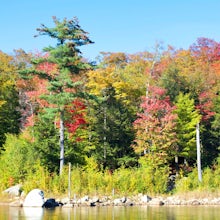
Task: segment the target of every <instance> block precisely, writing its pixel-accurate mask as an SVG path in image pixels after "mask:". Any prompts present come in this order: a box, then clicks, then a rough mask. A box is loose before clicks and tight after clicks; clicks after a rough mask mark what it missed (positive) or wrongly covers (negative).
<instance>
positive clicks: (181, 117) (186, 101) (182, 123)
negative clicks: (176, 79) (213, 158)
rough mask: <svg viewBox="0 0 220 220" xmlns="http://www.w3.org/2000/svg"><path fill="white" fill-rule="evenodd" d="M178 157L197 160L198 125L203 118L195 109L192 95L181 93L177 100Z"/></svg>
mask: <svg viewBox="0 0 220 220" xmlns="http://www.w3.org/2000/svg"><path fill="white" fill-rule="evenodd" d="M175 104H176V110H174V112H175V113H176V114H177V116H178V118H177V120H176V135H177V149H176V154H177V156H182V157H184V158H186V159H187V160H195V159H196V124H197V123H199V122H200V119H201V116H200V115H199V112H198V111H197V110H196V109H195V106H194V100H193V99H190V94H185V95H184V94H183V93H180V94H179V95H178V96H177V99H176V103H175Z"/></svg>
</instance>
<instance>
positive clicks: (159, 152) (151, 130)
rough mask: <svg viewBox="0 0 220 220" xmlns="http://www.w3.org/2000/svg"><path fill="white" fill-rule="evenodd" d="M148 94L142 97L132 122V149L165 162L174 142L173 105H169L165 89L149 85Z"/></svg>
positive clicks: (174, 117) (170, 155)
mask: <svg viewBox="0 0 220 220" xmlns="http://www.w3.org/2000/svg"><path fill="white" fill-rule="evenodd" d="M148 91H149V96H147V97H144V98H143V102H142V104H141V108H142V109H143V112H141V113H138V118H137V119H136V121H135V122H134V128H135V130H136V138H135V144H134V149H135V151H136V152H137V153H138V154H139V155H142V156H145V157H147V156H148V155H150V154H153V155H155V156H156V157H157V158H160V161H163V162H167V161H168V160H169V159H170V158H171V157H172V155H173V154H174V149H175V148H174V146H175V142H176V137H175V136H176V134H175V130H174V127H175V122H174V120H175V119H176V115H175V114H173V110H174V106H172V105H171V103H170V100H169V97H167V96H166V95H165V90H164V89H162V88H158V87H149V90H148Z"/></svg>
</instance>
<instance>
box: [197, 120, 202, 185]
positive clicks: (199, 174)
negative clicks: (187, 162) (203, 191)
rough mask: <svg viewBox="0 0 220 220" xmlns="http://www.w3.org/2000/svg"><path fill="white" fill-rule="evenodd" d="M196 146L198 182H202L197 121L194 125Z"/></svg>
mask: <svg viewBox="0 0 220 220" xmlns="http://www.w3.org/2000/svg"><path fill="white" fill-rule="evenodd" d="M196 146H197V168H198V179H199V181H200V182H202V168H201V149H200V134H199V123H198V124H197V125H196Z"/></svg>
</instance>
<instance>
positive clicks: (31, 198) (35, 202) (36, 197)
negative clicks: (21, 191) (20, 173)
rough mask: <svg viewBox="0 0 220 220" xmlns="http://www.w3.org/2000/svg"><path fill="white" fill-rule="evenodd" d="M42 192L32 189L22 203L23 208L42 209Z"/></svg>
mask: <svg viewBox="0 0 220 220" xmlns="http://www.w3.org/2000/svg"><path fill="white" fill-rule="evenodd" d="M43 204H44V192H43V191H42V190H40V189H33V190H32V191H30V192H29V193H28V194H27V196H26V198H25V200H24V203H23V206H24V207H43Z"/></svg>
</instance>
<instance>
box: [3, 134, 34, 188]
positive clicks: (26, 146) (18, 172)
mask: <svg viewBox="0 0 220 220" xmlns="http://www.w3.org/2000/svg"><path fill="white" fill-rule="evenodd" d="M4 149H5V151H4V152H3V153H2V155H1V157H0V173H1V178H0V181H1V182H0V186H1V187H8V186H11V185H13V184H17V183H19V182H23V181H24V180H25V179H26V176H27V173H28V171H29V170H30V167H32V166H33V165H34V164H35V161H36V158H37V155H36V153H35V152H34V150H33V148H32V147H31V143H30V142H29V141H27V140H26V139H25V138H24V137H22V136H18V137H17V136H15V135H12V134H8V135H7V138H6V142H5V144H4Z"/></svg>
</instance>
